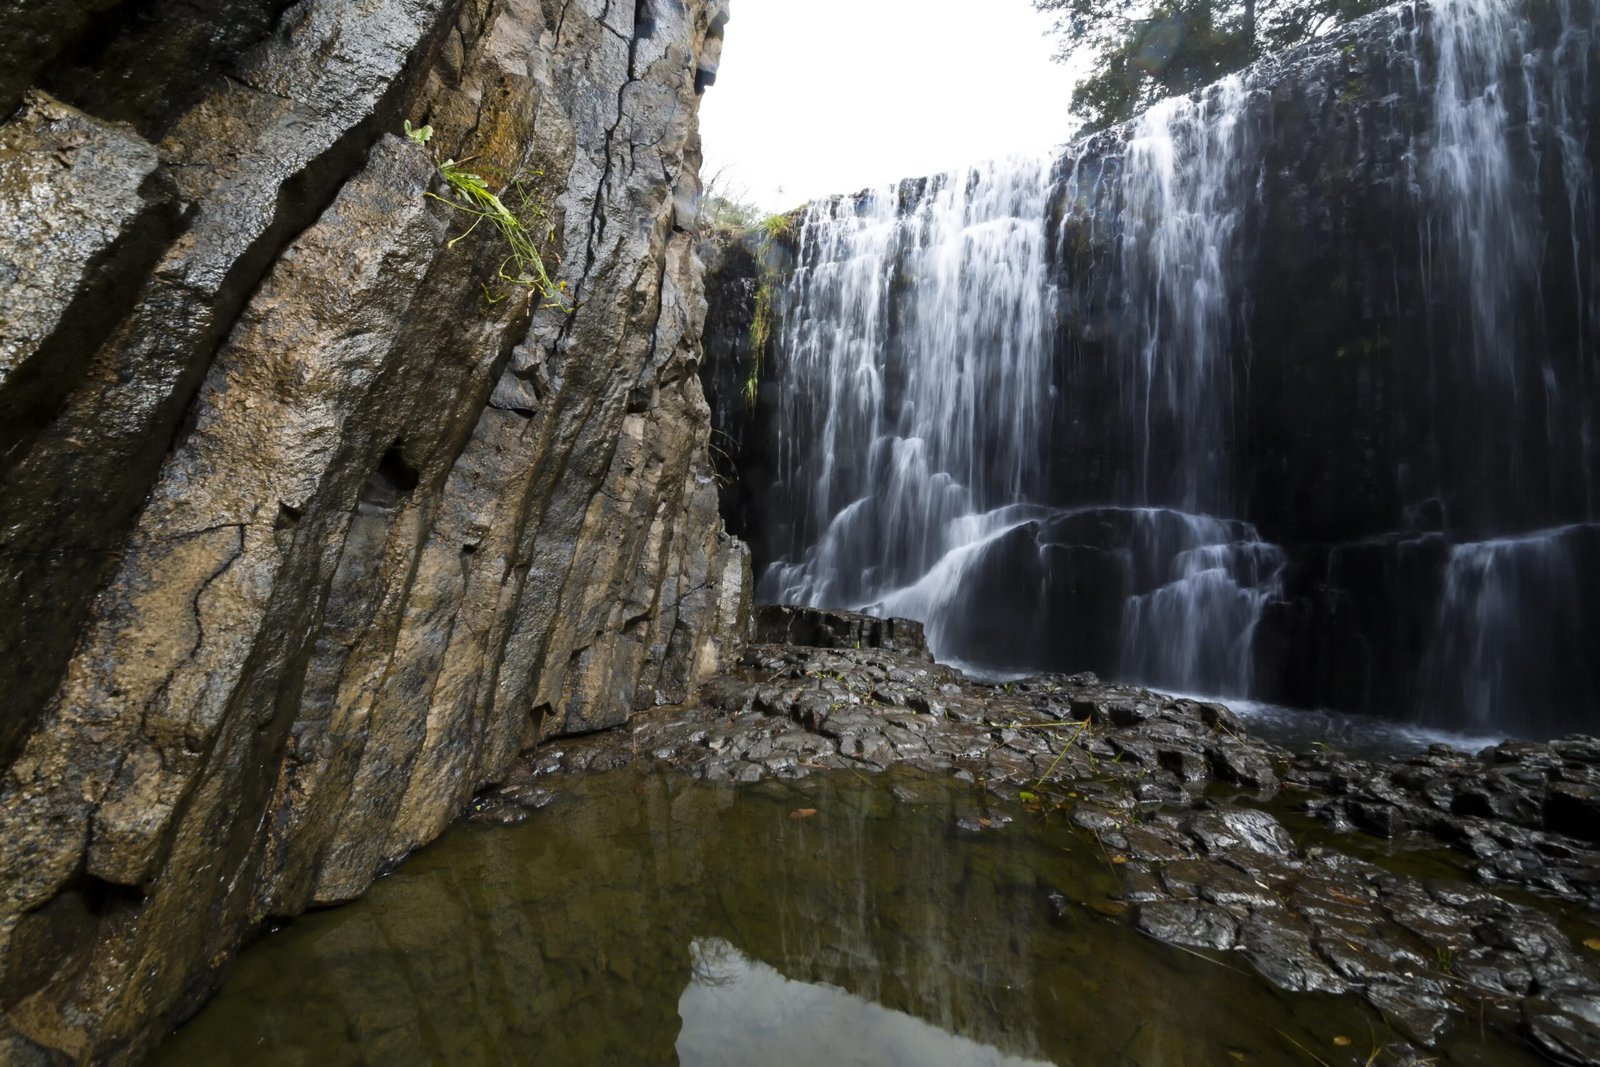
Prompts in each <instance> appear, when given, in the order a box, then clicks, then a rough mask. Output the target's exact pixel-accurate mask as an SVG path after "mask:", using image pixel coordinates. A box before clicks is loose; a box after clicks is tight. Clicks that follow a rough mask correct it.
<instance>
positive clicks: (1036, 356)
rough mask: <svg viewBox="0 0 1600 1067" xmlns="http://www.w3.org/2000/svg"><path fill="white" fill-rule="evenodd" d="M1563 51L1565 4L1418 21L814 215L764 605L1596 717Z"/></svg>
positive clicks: (1233, 672) (1570, 24) (1586, 249)
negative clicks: (1118, 122) (1065, 138)
mask: <svg viewBox="0 0 1600 1067" xmlns="http://www.w3.org/2000/svg"><path fill="white" fill-rule="evenodd" d="M1597 59H1600V5H1597V4H1596V3H1595V2H1594V0H1556V2H1555V3H1554V4H1553V5H1550V6H1548V8H1540V9H1539V10H1537V11H1534V10H1533V9H1532V8H1531V7H1530V0H1416V2H1415V3H1413V4H1411V5H1408V6H1404V7H1399V8H1395V9H1391V10H1389V11H1387V12H1382V13H1379V14H1377V15H1374V16H1372V17H1370V18H1369V19H1367V20H1366V21H1365V22H1363V23H1361V24H1358V25H1356V26H1353V27H1351V29H1350V30H1349V31H1348V32H1346V33H1345V34H1344V35H1343V36H1341V37H1340V38H1338V39H1337V40H1334V41H1332V42H1330V43H1328V44H1327V45H1326V46H1325V47H1322V48H1320V49H1319V48H1316V47H1313V48H1308V49H1305V50H1303V51H1302V52H1300V53H1297V54H1295V55H1293V56H1291V57H1288V58H1287V59H1284V60H1281V61H1277V60H1274V61H1267V62H1265V63H1263V64H1261V65H1259V66H1257V67H1255V68H1252V69H1251V70H1248V71H1246V72H1244V73H1243V74H1241V75H1238V76H1235V77H1230V78H1226V79H1224V80H1223V81H1221V82H1219V83H1217V84H1216V85H1213V86H1211V87H1210V88H1208V89H1205V90H1203V91H1201V92H1197V93H1195V94H1193V95H1191V96H1188V97H1182V98H1176V99H1172V100H1167V101H1164V102H1162V103H1160V104H1157V105H1156V106H1155V107H1153V108H1151V109H1150V110H1149V111H1148V112H1146V113H1145V114H1144V115H1143V116H1141V117H1140V118H1138V119H1136V120H1134V121H1133V122H1131V123H1128V124H1126V125H1124V126H1122V127H1119V128H1116V129H1112V130H1108V131H1104V132H1102V133H1099V134H1096V135H1094V136H1093V137H1090V138H1087V139H1085V140H1083V141H1081V142H1079V143H1077V144H1074V145H1072V146H1068V147H1067V148H1065V149H1064V150H1062V151H1061V152H1060V153H1058V154H1057V155H1056V157H1055V158H1054V159H1046V158H1028V159H1013V160H1006V161H1001V162H997V163H991V164H986V165H983V166H979V167H975V168H972V169H971V170H968V171H958V172H953V173H949V174H945V175H941V176H937V177H934V178H930V179H926V180H921V181H908V182H904V183H902V184H900V185H898V186H894V187H889V188H884V189H878V190H873V191H869V192H866V193H863V194H860V195H857V196H853V197H842V198H835V199H831V200H827V201H823V202H820V203H817V204H813V205H811V206H810V207H809V208H808V209H807V211H806V213H805V215H804V218H803V221H802V222H801V224H800V225H799V227H798V234H797V236H796V238H795V241H794V247H793V248H792V249H791V251H792V252H793V257H794V265H793V268H792V270H791V271H789V272H788V273H787V275H786V276H785V277H784V278H783V280H782V283H781V285H780V286H779V288H778V290H777V292H776V295H775V300H774V303H773V306H774V308H775V310H776V314H777V320H778V329H777V330H776V331H775V334H774V336H775V344H774V351H773V353H772V355H773V359H772V367H773V371H772V373H773V376H774V378H775V380H776V383H777V385H778V386H779V388H777V389H776V390H774V391H773V393H774V395H775V396H776V401H775V403H772V404H770V405H769V409H768V410H766V411H765V415H766V418H767V423H768V424H767V425H766V426H765V428H764V432H766V433H767V434H768V435H769V438H768V439H769V441H770V442H771V444H772V447H771V449H770V452H771V454H772V455H773V456H774V457H775V459H774V461H773V463H772V468H773V475H772V477H771V482H770V484H769V485H767V486H765V487H763V490H762V492H763V499H764V500H765V502H766V511H767V513H768V514H769V515H770V517H771V518H770V526H769V528H766V529H763V530H762V531H761V536H762V537H763V538H765V542H766V546H767V547H766V551H765V552H764V554H763V555H764V558H763V559H762V560H761V561H760V562H761V563H762V564H764V570H763V572H762V576H761V580H760V585H759V588H758V596H759V597H760V598H761V599H764V600H767V601H778V602H788V603H801V604H810V605H815V606H822V607H837V608H848V609H854V610H862V611H868V612H874V613H880V614H894V615H904V616H909V617H912V618H916V619H919V620H921V621H923V622H924V623H925V624H926V625H927V627H928V635H929V640H930V645H931V647H932V648H933V650H934V652H935V653H936V655H938V656H939V657H940V658H941V659H944V660H947V661H953V662H959V663H962V664H965V665H968V666H976V667H981V668H983V669H986V670H990V671H993V672H995V673H1001V672H1006V673H1009V672H1013V671H1017V672H1021V671H1027V670H1037V669H1056V670H1079V669H1092V670H1096V671H1099V672H1101V673H1102V674H1106V675H1108V676H1113V677H1119V678H1122V679H1125V680H1128V681H1135V682H1141V683H1147V684H1151V685H1156V686H1160V687H1164V688H1169V689H1176V690H1181V691H1185V692H1190V693H1207V694H1214V695H1223V696H1232V697H1250V698H1255V699H1265V700H1278V699H1282V700H1284V701H1286V702H1287V701H1291V700H1292V701H1293V702H1296V703H1300V704H1322V703H1323V702H1325V701H1330V700H1331V701H1336V702H1338V704H1339V706H1340V707H1342V708H1345V709H1346V710H1352V711H1372V712H1378V713H1382V714H1386V715H1393V716H1396V717H1405V718H1411V719H1415V720H1423V721H1426V722H1428V723H1430V724H1432V725H1437V726H1443V727H1456V728H1467V729H1472V730H1475V731H1480V732H1481V731H1489V730H1502V731H1505V732H1507V733H1525V732H1532V733H1550V732H1555V731H1557V730H1559V729H1561V728H1562V727H1563V725H1571V724H1573V723H1578V724H1580V725H1585V726H1586V727H1587V728H1589V729H1593V728H1594V727H1593V725H1592V724H1589V723H1587V722H1586V720H1587V719H1592V717H1593V711H1592V708H1593V704H1594V699H1595V698H1594V696H1593V695H1592V694H1593V689H1594V686H1596V685H1600V677H1597V676H1596V672H1595V671H1591V670H1590V669H1589V668H1588V667H1586V666H1576V665H1575V664H1576V663H1577V661H1586V660H1587V658H1592V652H1591V651H1589V650H1588V645H1590V644H1594V643H1596V642H1600V617H1597V616H1600V608H1595V607H1591V606H1589V605H1586V604H1584V603H1583V602H1582V598H1581V596H1580V594H1579V593H1578V592H1577V591H1578V590H1579V589H1581V588H1582V587H1583V586H1584V585H1585V583H1588V584H1590V585H1593V584H1595V583H1596V582H1600V550H1597V549H1596V548H1595V547H1594V546H1595V542H1596V540H1597V539H1600V427H1597V426H1596V425H1595V423H1596V421H1597V420H1600V335H1597V326H1600V251H1597V243H1596V240H1595V204H1594V197H1593V185H1594V169H1595V165H1596V159H1597V152H1596V145H1595V144H1594V142H1593V141H1592V140H1591V138H1590V132H1589V128H1588V127H1589V116H1590V115H1591V114H1594V113H1596V110H1597V108H1600V98H1597V86H1596V82H1597V81H1600V79H1597V78H1595V77H1594V67H1595V64H1596V61H1597ZM1285 123H1294V124H1298V125H1292V126H1287V127H1286V126H1285V125H1283V124H1285ZM1530 531H1531V532H1530ZM1319 687H1320V688H1319Z"/></svg>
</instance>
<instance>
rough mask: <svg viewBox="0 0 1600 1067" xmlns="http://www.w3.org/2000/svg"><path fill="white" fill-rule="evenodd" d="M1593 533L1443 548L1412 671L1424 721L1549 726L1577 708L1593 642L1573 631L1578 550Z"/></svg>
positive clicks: (1577, 613) (1559, 532)
mask: <svg viewBox="0 0 1600 1067" xmlns="http://www.w3.org/2000/svg"><path fill="white" fill-rule="evenodd" d="M1595 534H1600V530H1596V529H1595V528H1594V527H1592V526H1587V525H1580V526H1570V527H1563V528H1560V529H1555V530H1541V531H1538V532H1536V533H1532V534H1527V535H1524V536H1521V537H1510V538H1501V539H1498V540H1493V541H1482V542H1473V543H1468V544H1460V545H1456V546H1454V547H1453V548H1452V549H1451V551H1450V557H1449V562H1448V564H1447V565H1446V568H1445V572H1444V593H1443V596H1442V597H1441V598H1440V601H1439V610H1438V617H1437V620H1436V623H1435V625H1434V629H1433V640H1432V642H1431V645H1430V647H1429V649H1428V652H1427V657H1426V659H1425V660H1424V663H1423V670H1422V685H1423V687H1424V692H1423V699H1422V700H1421V701H1420V706H1421V709H1422V711H1423V712H1424V717H1425V719H1426V720H1427V721H1429V722H1432V723H1444V724H1448V725H1450V726H1455V727H1461V726H1465V727H1467V728H1470V729H1480V730H1482V729H1486V728H1490V727H1494V726H1497V725H1499V724H1501V723H1503V722H1506V721H1518V722H1519V723H1521V724H1522V725H1523V727H1524V728H1525V729H1532V730H1534V731H1543V732H1549V731H1552V730H1557V729H1559V728H1560V724H1561V723H1563V722H1569V721H1572V720H1573V719H1574V718H1575V717H1578V716H1580V715H1581V713H1582V709H1583V708H1584V707H1585V706H1586V705H1587V704H1588V703H1590V702H1592V701H1593V700H1594V690H1593V688H1591V686H1592V682H1593V680H1594V679H1593V678H1592V677H1591V676H1592V675H1593V674H1594V673H1595V666H1594V664H1593V662H1592V661H1593V659H1594V654H1595V649H1594V648H1592V647H1587V646H1586V644H1585V639H1584V637H1583V635H1584V633H1585V629H1586V628H1585V626H1584V623H1583V619H1582V612H1583V611H1584V610H1585V608H1586V605H1585V604H1584V603H1583V597H1584V592H1585V591H1584V589H1583V586H1582V582H1581V575H1582V574H1583V570H1582V568H1581V566H1580V555H1581V553H1582V551H1583V549H1584V545H1585V542H1586V539H1588V538H1591V537H1593V536H1594V535H1595ZM1589 543H1591V544H1592V541H1591V542H1589Z"/></svg>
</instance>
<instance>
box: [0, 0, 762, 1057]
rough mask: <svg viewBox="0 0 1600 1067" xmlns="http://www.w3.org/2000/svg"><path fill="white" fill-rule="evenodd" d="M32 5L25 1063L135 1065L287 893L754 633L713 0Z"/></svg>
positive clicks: (27, 205)
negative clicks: (716, 448) (717, 222)
mask: <svg viewBox="0 0 1600 1067" xmlns="http://www.w3.org/2000/svg"><path fill="white" fill-rule="evenodd" d="M42 6H43V7H44V8H49V9H50V12H45V11H42V10H37V9H39V8H40V7H41V5H33V6H32V7H31V8H30V9H29V10H28V11H27V12H22V13H17V12H10V11H8V12H7V13H6V14H5V15H4V18H5V19H7V20H13V21H14V20H21V21H22V22H25V23H26V25H21V24H19V25H17V26H12V25H9V24H7V25H5V26H3V27H0V29H5V30H6V31H7V32H6V33H5V34H0V36H4V37H5V38H6V39H7V40H8V42H12V43H15V42H17V41H21V40H24V39H25V40H29V41H33V42H34V44H33V46H30V49H29V50H28V62H29V64H31V66H28V68H27V73H28V75H29V76H28V77H27V78H26V81H27V83H28V84H30V85H32V86H35V88H27V86H26V85H16V86H13V85H12V84H11V81H10V75H11V73H12V72H13V71H21V70H23V67H22V66H12V65H11V64H9V63H8V64H7V68H8V75H7V77H8V80H7V82H6V83H5V84H4V85H3V86H0V90H3V91H4V92H5V93H7V94H10V95H8V96H7V97H6V98H5V99H6V102H7V104H8V105H9V104H10V103H11V102H12V97H13V96H15V97H16V98H17V99H19V100H21V106H20V108H19V110H17V112H16V113H15V114H14V115H13V116H12V117H11V119H10V120H9V121H7V122H6V123H5V124H4V125H3V126H0V188H3V189H4V190H5V192H6V196H7V202H8V203H9V204H17V205H20V206H21V210H19V211H9V210H8V212H7V213H6V217H5V220H4V223H3V230H0V275H4V276H5V277H6V279H7V284H6V287H5V290H4V295H3V297H0V413H3V417H0V515H3V516H4V519H3V522H4V528H3V537H0V644H3V646H4V647H5V649H6V651H7V655H6V656H5V657H4V660H3V661H0V687H3V688H4V689H5V691H6V693H7V696H8V708H7V715H6V717H5V719H4V721H3V723H0V770H3V773H4V777H3V779H0V840H3V841H4V842H5V845H4V849H3V851H0V1010H3V1012H4V1016H3V1021H0V1060H3V1061H6V1062H19V1063H29V1062H55V1061H57V1060H61V1059H65V1060H70V1061H80V1062H98V1061H111V1062H126V1061H130V1060H134V1059H136V1058H138V1056H139V1055H140V1053H141V1051H142V1050H143V1049H145V1048H147V1047H148V1046H149V1044H150V1043H151V1041H152V1040H153V1039H154V1038H155V1037H156V1036H158V1035H159V1034H160V1032H161V1031H162V1029H163V1028H164V1027H166V1026H168V1025H170V1024H171V1023H172V1022H173V1021H175V1020H177V1019H179V1018H181V1017H183V1016H184V1015H185V1014H186V1013H188V1012H191V1011H192V1010H193V1009H194V1008H195V1007H196V1006H197V1005H198V1004H199V1003H200V1002H201V1001H202V1000H203V999H204V997H205V996H206V995H207V993H208V991H209V990H210V989H211V988H212V986H213V985H214V982H215V980H216V974H217V972H218V970H219V969H220V968H221V967H222V966H223V965H224V964H225V962H226V960H227V959H228V957H229V956H230V954H231V953H232V952H233V951H234V950H235V949H236V947H237V946H238V944H239V943H240V940H241V938H242V937H243V936H244V935H245V933H246V932H247V931H248V930H249V929H251V928H252V927H253V926H254V925H255V924H258V923H259V922H261V921H262V920H263V918H264V917H266V916H271V915H289V914H293V913H295V912H297V911H300V910H302V909H304V908H306V907H309V906H312V905H315V904H323V903H331V902H335V901H341V900H347V899H349V898H351V897H353V896H355V895H357V894H359V893H361V892H362V890H363V889H364V887H365V886H366V885H367V884H368V883H369V882H370V881H371V879H372V878H374V877H375V876H376V875H377V874H379V873H381V872H382V871H383V870H384V869H385V867H386V866H387V865H389V864H392V863H394V862H395V861H396V860H397V859H398V858H399V857H401V856H403V855H405V854H406V853H407V852H408V851H409V850H411V849H413V848H415V847H417V846H418V845H419V844H422V843H423V842H426V841H428V840H429V839H431V838H432V837H433V836H435V835H436V834H437V833H439V831H440V830H442V829H443V828H444V827H445V826H446V825H447V824H448V823H449V822H450V821H451V820H452V819H453V818H454V817H455V816H456V814H457V813H458V812H459V811H460V810H461V808H462V806H463V804H464V803H465V802H466V801H467V800H468V799H469V798H470V797H471V796H472V795H473V794H474V793H475V792H476V791H477V790H479V789H481V788H482V787H483V786H484V785H486V784H488V783H491V782H494V781H496V780H498V779H499V778H500V777H502V776H503V775H504V774H505V773H507V771H508V770H509V769H510V768H511V766H512V764H513V761H514V760H515V758H516V756H517V754H518V753H519V752H520V751H522V750H523V749H525V748H527V747H528V746H530V745H532V744H533V743H535V742H536V741H537V740H538V739H539V738H541V737H548V736H551V735H558V734H563V733H571V732H581V731H587V730H594V729H597V728H600V727H605V726H610V725H614V724H616V723H619V722H621V721H623V720H624V719H625V718H626V717H627V716H628V715H629V714H630V713H632V712H633V711H635V710H636V709H639V708H644V707H649V706H653V705H656V704H662V703H673V702H678V701H681V700H683V699H685V697H686V696H687V695H688V694H689V693H690V692H691V690H692V688H693V687H694V686H695V684H696V683H697V682H698V681H699V680H700V679H702V678H704V677H706V676H707V675H709V674H710V673H712V672H713V671H715V670H716V669H717V668H718V667H719V666H721V665H722V664H723V663H724V661H725V660H727V659H728V658H729V657H730V656H731V655H736V654H737V650H738V648H739V647H741V645H742V641H743V637H744V631H745V627H746V626H747V622H748V589H749V579H748V562H747V556H746V553H745V551H744V549H743V547H742V546H741V545H740V544H739V543H738V542H736V541H734V540H732V539H730V538H729V537H728V536H727V535H726V533H725V532H724V531H723V529H722V526H721V522H720V519H719V518H718V515H717V491H716V485H715V482H714V479H713V477H712V475H711V469H710V466H709V463H708V459H707V452H706V439H707V433H708V426H709V416H708V411H707V408H706V404H705V401H704V398H703V396H702V393H701V389H700V384H699V381H698V378H697V376H696V368H697V362H698V359H699V346H700V341H699V338H700V334H701V327H702V321H703V318H704V297H703V295H702V286H701V266H700V264H699V261H698V259H697V258H696V255H695V251H694V248H693V246H692V242H691V239H690V231H691V230H692V229H693V216H694V213H695V210H696V200H697V197H698V192H699V179H698V166H699V144H698V134H697V129H696V112H697V104H698V96H699V94H700V92H701V91H702V90H703V89H704V87H705V86H706V84H708V83H709V81H710V80H711V79H712V77H713V76H714V72H715V68H716V59H717V53H718V51H719V49H720V38H721V33H722V27H723V24H724V23H725V21H726V11H725V6H724V5H723V4H721V3H720V2H709V3H708V2H704V0H691V2H688V3H656V2H652V0H640V2H639V3H637V4H633V5H627V6H622V5H619V4H615V3H611V2H609V0H566V2H562V3H556V2H553V0H551V2H541V0H380V2H377V3H371V4H360V5H351V4H344V3H337V2H332V0H300V2H299V3H296V4H293V5H292V6H287V7H285V6H284V5H281V4H279V5H268V6H267V7H266V8H263V9H256V8H252V9H251V10H250V11H248V12H244V11H242V10H241V11H239V12H232V11H231V8H233V7H239V6H240V5H228V4H219V5H214V7H215V8H216V10H212V11H209V13H207V14H205V15H203V16H202V15H200V14H196V13H195V12H193V11H191V10H190V7H191V6H192V5H178V4H172V5H163V4H154V5H121V6H117V5H110V8H111V10H109V11H104V12H102V11H101V9H102V8H106V7H107V6H108V5H105V4H91V5H85V4H82V3H50V4H45V5H42ZM225 8H226V9H229V10H223V9H225ZM56 9H61V10H59V11H57V10H56ZM264 11H265V12H266V14H263V12H264ZM96 12H99V13H98V14H96ZM52 13H53V16H54V17H51V18H44V17H42V16H44V15H45V14H52ZM91 14H92V15H93V16H94V19H95V30H94V33H93V35H92V36H91V35H89V34H88V32H87V31H86V30H85V29H84V27H85V26H86V25H87V24H88V20H89V16H90V15H91ZM208 20H214V24H213V21H208ZM11 31H15V35H14V34H13V33H12V32H11ZM180 31H181V32H180ZM18 35H20V36H18ZM29 35H31V36H29ZM153 41H159V42H162V46H161V47H162V48H163V49H165V51H155V52H153V51H152V48H151V47H150V46H151V42H153ZM7 47H8V48H10V47H11V44H10V43H8V45H7ZM191 53H194V54H203V55H204V56H205V58H206V62H205V63H203V64H197V63H194V62H191V61H190V60H192V58H193V55H191ZM162 57H165V61H166V62H167V63H168V64H169V68H170V69H166V68H160V67H159V65H158V61H160V60H161V59H162ZM153 65H154V66H153ZM152 78H153V79H156V80H155V81H154V82H152V80H151V79H152ZM39 86H42V87H44V88H45V89H49V90H52V91H53V92H54V93H55V95H51V93H50V92H45V91H43V90H41V89H39V88H37V87H39ZM152 86H155V88H153V87H152ZM403 119H410V120H412V121H414V122H416V123H418V124H419V125H420V124H422V123H431V124H432V126H433V127H434V128H435V130H436V131H437V132H436V136H435V138H434V142H433V144H432V145H431V146H429V147H428V148H424V147H422V146H419V145H417V144H414V143H412V142H410V141H408V140H407V139H405V138H403V137H401V136H398V134H399V133H400V129H401V126H402V120H403ZM430 149H431V150H436V151H437V153H438V156H437V158H439V159H443V158H445V157H453V158H456V159H466V160H470V163H469V164H467V166H468V167H469V168H470V169H471V170H473V171H474V172H476V173H480V174H482V175H484V176H485V177H487V178H489V179H490V181H491V183H492V184H493V185H494V187H495V188H497V189H501V188H503V189H505V193H504V196H505V198H506V200H507V202H508V203H510V204H511V205H512V206H513V207H514V208H515V209H516V210H517V211H518V213H519V218H521V219H522V221H523V222H524V225H525V226H526V227H527V232H528V233H529V234H531V235H532V238H533V239H534V240H535V241H536V243H537V244H538V245H539V246H540V249H541V251H542V253H543V255H544V258H545V260H546V263H547V265H548V266H549V269H550V270H551V272H552V274H553V275H554V276H555V278H557V279H559V280H560V282H562V283H563V284H564V285H565V290H564V293H565V295H564V296H562V297H560V298H558V299H546V298H542V297H538V296H533V295H530V294H529V293H528V292H526V291H524V290H523V289H521V288H519V287H518V286H516V285H514V284H507V282H506V281H505V279H504V272H505V271H506V269H507V267H506V255H507V253H506V250H505V246H504V245H503V244H502V243H500V242H499V240H498V238H497V236H496V234H495V233H493V232H492V231H491V229H490V227H489V226H487V225H484V226H480V227H478V228H477V230H475V231H474V232H473V233H472V234H471V235H470V236H463V233H464V231H465V230H466V229H467V227H468V224H470V223H471V222H472V219H471V217H469V216H466V215H464V214H462V213H461V212H459V211H458V210H456V209H454V208H453V207H452V206H450V205H449V204H448V203H446V202H443V201H441V200H439V199H437V198H430V197H429V196H427V194H428V193H430V192H444V191H445V190H444V189H443V187H442V185H441V184H440V183H439V175H438V172H437V171H436V169H435V166H434V161H433V159H430V155H429V152H430ZM514 179H515V180H514Z"/></svg>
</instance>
